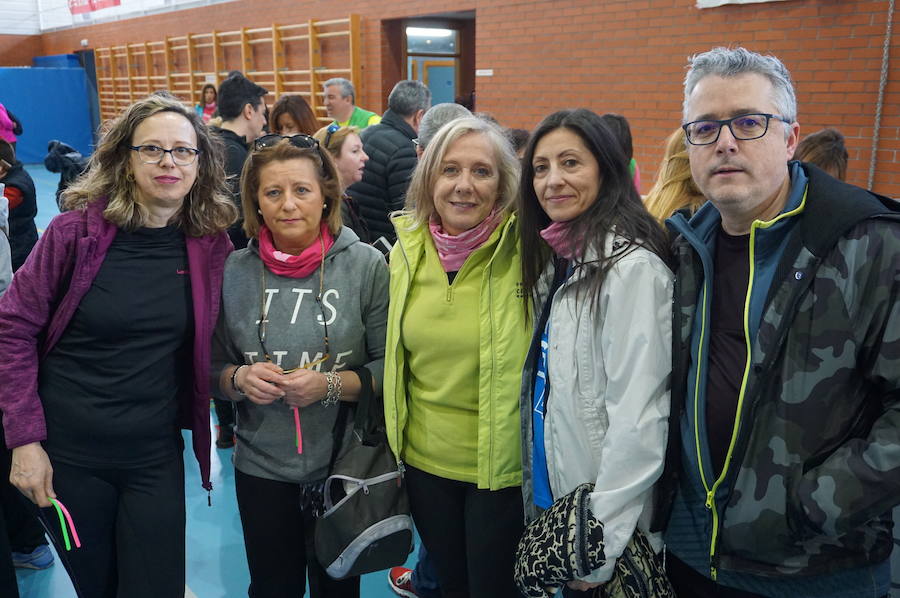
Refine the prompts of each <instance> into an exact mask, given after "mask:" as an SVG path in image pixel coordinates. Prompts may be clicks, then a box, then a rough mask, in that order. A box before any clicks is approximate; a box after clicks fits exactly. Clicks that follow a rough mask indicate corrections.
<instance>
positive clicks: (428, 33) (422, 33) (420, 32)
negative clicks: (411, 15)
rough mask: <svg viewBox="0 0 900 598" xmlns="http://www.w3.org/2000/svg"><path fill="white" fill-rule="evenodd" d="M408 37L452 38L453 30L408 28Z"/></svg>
mask: <svg viewBox="0 0 900 598" xmlns="http://www.w3.org/2000/svg"><path fill="white" fill-rule="evenodd" d="M406 35H408V36H410V37H450V36H451V35H453V30H452V29H431V28H428V27H407V28H406Z"/></svg>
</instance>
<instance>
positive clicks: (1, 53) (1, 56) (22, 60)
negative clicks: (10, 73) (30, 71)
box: [0, 35, 44, 66]
mask: <svg viewBox="0 0 900 598" xmlns="http://www.w3.org/2000/svg"><path fill="white" fill-rule="evenodd" d="M43 53H44V52H43V49H42V47H41V36H39V35H0V66H31V59H32V58H33V57H35V56H40V55H42V54H43Z"/></svg>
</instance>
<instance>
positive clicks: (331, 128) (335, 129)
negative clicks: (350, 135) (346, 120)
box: [322, 123, 341, 149]
mask: <svg viewBox="0 0 900 598" xmlns="http://www.w3.org/2000/svg"><path fill="white" fill-rule="evenodd" d="M340 130H341V125H339V124H337V123H331V124H330V125H328V128H327V129H325V142H324V143H323V144H322V145H324V146H325V149H328V145H329V144H330V143H331V136H332V135H334V134H335V133H337V132H338V131H340Z"/></svg>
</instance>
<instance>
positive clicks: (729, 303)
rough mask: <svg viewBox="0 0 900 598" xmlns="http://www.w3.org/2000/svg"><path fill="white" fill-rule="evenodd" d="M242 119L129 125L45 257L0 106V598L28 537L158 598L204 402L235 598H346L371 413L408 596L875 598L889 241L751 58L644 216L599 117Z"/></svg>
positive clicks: (730, 80) (260, 110) (392, 113)
mask: <svg viewBox="0 0 900 598" xmlns="http://www.w3.org/2000/svg"><path fill="white" fill-rule="evenodd" d="M267 94H268V91H267V90H266V89H264V88H263V87H261V86H259V85H257V84H256V83H254V82H252V81H250V80H249V79H248V78H247V77H245V76H244V75H243V74H242V73H240V72H232V73H230V74H229V75H228V77H227V78H226V79H225V80H224V81H223V82H222V83H221V84H220V85H219V87H218V88H215V87H213V86H211V85H208V86H206V87H204V89H203V90H202V97H203V100H202V102H201V103H200V104H198V105H196V106H194V107H191V106H187V107H186V106H185V105H184V104H183V103H182V102H180V101H179V100H178V98H176V97H174V96H172V95H171V94H169V93H168V92H157V93H155V94H153V95H151V96H148V97H147V98H145V99H142V100H140V101H138V102H136V103H135V104H133V105H132V106H130V107H129V108H128V109H127V110H126V111H125V112H124V113H122V114H121V115H120V116H119V117H117V118H116V119H115V120H113V121H112V122H110V123H107V124H106V125H105V127H104V133H103V136H102V139H101V142H100V143H99V145H98V147H97V150H96V151H95V153H94V154H93V155H92V156H91V157H90V161H89V162H88V163H87V164H86V165H85V170H84V172H83V173H81V174H80V175H78V176H77V177H75V176H72V175H71V174H67V175H66V180H65V181H63V180H61V183H60V187H61V189H60V190H61V201H62V207H63V209H64V210H65V212H64V213H63V214H61V215H60V216H59V217H57V218H55V219H54V220H53V221H52V223H51V224H50V226H49V227H48V229H47V230H46V231H44V233H43V235H42V236H41V238H40V240H38V239H37V231H36V228H35V226H34V216H35V213H36V200H35V192H34V185H33V183H31V182H30V179H29V177H28V175H27V172H25V171H24V169H23V167H22V164H21V163H20V162H18V161H17V160H16V157H15V145H14V144H15V137H14V134H15V130H16V128H17V127H18V130H19V132H20V133H21V124H18V123H16V121H15V119H14V117H12V116H11V115H8V113H7V112H5V111H4V110H3V108H2V105H0V128H2V127H4V126H6V127H7V128H8V129H9V133H5V132H3V131H2V129H0V136H2V137H3V139H4V140H3V141H0V160H2V161H0V183H3V184H4V185H5V186H6V188H5V190H4V193H3V200H2V201H0V228H2V230H3V232H4V233H5V234H4V235H3V236H0V292H3V291H4V290H5V294H4V295H3V297H2V299H0V341H2V342H0V377H2V379H3V380H4V384H3V386H2V387H0V410H2V413H3V433H4V434H5V438H4V441H5V445H6V446H7V447H9V451H4V455H5V460H6V461H5V463H6V465H5V466H4V471H6V470H8V471H9V483H8V484H4V485H3V492H2V497H3V501H2V508H3V515H4V518H3V524H2V525H0V532H2V533H0V584H5V585H0V588H2V589H3V592H4V594H3V595H4V596H6V595H9V596H15V595H17V590H16V582H15V574H14V572H13V565H14V564H15V565H16V566H31V567H45V566H49V565H50V563H51V562H52V556H50V555H49V551H48V549H47V547H46V540H45V539H44V537H43V531H42V527H41V524H40V523H39V522H40V521H43V523H44V527H45V528H46V529H47V530H48V531H49V532H50V539H51V541H52V542H53V543H54V544H55V545H56V546H57V547H58V548H62V547H63V546H65V544H67V543H69V537H68V536H69V535H71V536H72V537H73V539H75V538H78V541H79V543H80V546H79V547H78V548H77V549H76V550H71V551H66V550H59V551H58V552H59V553H60V554H61V555H62V557H61V560H62V562H63V564H64V566H65V567H66V569H67V571H68V573H69V575H70V576H71V578H72V581H73V585H74V586H75V588H76V591H77V592H78V594H79V596H81V597H82V598H93V597H107V596H110V597H112V596H121V597H125V596H127V597H129V598H133V597H137V598H140V597H142V596H147V597H150V596H153V597H160V596H164V597H169V596H171V597H175V596H182V595H183V589H184V578H185V539H184V525H185V501H184V469H183V461H182V457H181V453H182V452H183V450H184V446H183V441H182V436H181V433H180V430H181V429H189V430H191V432H192V433H191V436H190V438H191V442H192V449H193V452H194V454H195V457H196V460H197V462H198V466H199V469H200V472H201V481H202V483H203V485H204V488H206V489H207V490H211V486H210V484H209V470H210V458H209V450H210V445H211V442H212V439H211V438H210V433H209V417H210V413H209V411H210V409H209V401H210V397H212V398H214V400H215V414H216V421H217V422H218V428H217V430H218V431H217V436H216V439H215V442H216V445H217V446H218V447H219V448H230V447H234V456H233V460H234V466H235V471H236V473H235V486H236V488H235V491H236V494H237V500H238V509H239V513H240V518H241V526H242V531H243V535H244V546H245V551H246V557H247V562H248V566H249V570H250V578H251V579H250V586H249V588H248V595H249V596H251V597H253V598H267V597H272V598H275V597H288V596H302V595H303V593H304V592H305V591H306V589H307V580H308V587H309V591H310V594H311V595H312V596H313V597H316V598H319V597H331V596H335V597H344V596H347V597H353V596H359V595H360V587H359V578H358V577H348V578H345V579H337V580H336V579H333V578H332V577H331V576H329V575H328V574H327V573H326V571H325V569H324V568H323V565H322V564H320V563H319V561H318V559H317V558H316V554H315V553H316V548H315V544H314V530H315V523H316V518H317V517H319V516H321V514H322V512H323V508H324V507H323V492H324V481H325V479H326V478H327V476H328V474H329V469H330V467H331V466H332V465H333V463H334V459H335V456H336V453H337V450H335V446H341V443H342V442H345V441H346V439H349V438H350V436H351V435H352V434H353V429H352V428H353V427H352V422H348V420H347V419H346V418H345V417H344V416H343V414H345V412H347V411H352V410H353V409H354V405H355V404H357V403H358V402H360V401H370V400H372V401H376V404H377V405H379V406H381V405H383V409H378V414H377V417H378V420H379V422H380V423H381V425H382V426H383V429H384V432H385V434H386V437H387V440H388V442H389V444H390V448H391V451H392V452H393V455H394V458H395V459H396V463H397V468H398V470H399V471H401V472H402V473H403V479H404V485H405V488H406V491H407V493H408V496H409V503H410V509H411V513H412V517H413V519H414V521H415V524H416V527H417V529H418V533H419V535H420V537H421V540H422V550H421V551H420V553H419V555H418V556H419V562H418V565H417V566H416V568H415V569H414V570H409V569H404V568H402V567H394V568H393V569H391V570H390V571H389V572H388V583H389V584H390V586H391V588H392V589H393V590H394V592H396V593H397V594H398V595H401V596H407V597H415V596H445V597H452V598H457V597H469V596H471V597H485V598H487V597H491V598H497V597H505V596H508V597H510V598H513V597H517V596H527V597H534V598H542V597H544V596H548V595H550V594H551V593H554V592H557V590H558V592H559V595H561V596H571V597H578V596H596V597H600V596H604V597H605V596H613V597H625V596H634V595H640V596H657V597H663V598H665V597H668V596H682V597H685V596H699V597H707V596H709V597H712V596H716V597H727V598H748V597H751V598H752V597H755V596H769V597H773V598H777V597H788V596H790V597H792V598H796V597H804V596H806V597H810V598H812V597H815V598H830V597H833V598H852V597H857V596H858V597H860V598H863V597H865V598H882V597H883V596H887V594H888V592H889V586H890V569H889V565H888V558H889V556H890V553H891V548H892V546H893V540H892V537H891V529H892V520H891V515H890V512H891V509H892V508H893V507H894V506H895V505H896V503H897V502H898V501H897V498H896V497H897V492H896V489H897V487H898V485H900V456H898V453H897V449H896V447H897V445H898V443H900V437H898V432H897V430H900V421H898V415H897V413H898V411H897V402H898V400H900V377H898V372H900V369H898V368H897V367H896V360H897V358H898V356H900V303H898V301H897V297H898V295H900V209H898V204H897V203H896V202H895V201H893V200H891V199H889V198H886V197H882V196H878V195H876V194H874V193H871V192H868V191H865V190H863V189H860V188H857V187H854V186H851V185H847V184H845V183H843V182H842V180H843V179H844V178H845V176H846V170H847V151H846V149H845V148H844V146H843V138H842V136H841V134H840V133H839V132H838V131H835V130H832V129H826V130H823V131H819V132H816V133H813V134H810V135H808V136H806V137H805V138H804V139H802V140H801V136H800V125H799V124H798V122H797V121H798V117H797V113H798V111H797V102H796V97H795V92H794V87H793V83H792V81H791V77H790V73H789V71H788V69H787V68H786V67H785V65H784V64H782V63H781V62H780V61H779V60H778V59H777V58H775V57H772V56H762V55H759V54H756V53H753V52H750V51H748V50H745V49H743V48H732V49H725V48H715V49H713V50H710V51H709V52H706V53H703V54H699V55H696V56H694V57H692V59H691V62H690V64H689V70H688V72H687V76H686V78H685V88H684V114H683V123H682V124H681V125H680V126H677V127H676V128H675V129H674V131H673V133H672V134H671V135H670V136H669V138H668V139H667V140H665V148H666V151H665V156H664V158H663V161H662V163H661V164H660V166H659V168H658V170H657V174H656V179H655V181H654V183H653V186H652V187H651V189H650V191H649V193H648V194H647V195H646V196H645V197H642V196H641V194H640V177H641V174H640V173H641V170H640V168H639V165H638V164H637V163H636V161H635V159H634V157H633V150H632V143H631V131H630V128H629V124H628V121H627V120H626V119H625V118H624V117H622V116H621V115H616V114H604V115H598V114H596V113H594V112H592V111H590V110H587V109H583V108H581V109H571V110H569V109H567V110H560V111H558V112H554V113H552V114H549V115H547V116H546V117H545V118H544V119H543V120H542V122H541V123H539V124H538V126H537V127H536V128H535V129H534V130H533V131H530V132H527V131H520V130H507V129H504V128H503V127H502V126H501V125H500V124H499V123H497V122H496V121H495V120H494V119H493V118H492V117H491V116H490V115H487V114H478V113H476V114H472V113H471V112H470V111H469V110H468V109H467V108H465V107H462V106H460V105H457V104H438V105H436V106H432V105H431V94H430V91H429V90H428V88H427V87H426V86H425V85H424V84H422V83H421V82H419V81H400V82H399V83H397V84H396V86H395V87H394V88H393V90H392V92H391V94H390V96H389V98H388V110H387V111H386V112H385V113H384V114H383V115H381V116H379V115H377V114H374V113H372V112H370V111H367V110H365V109H363V108H361V107H359V106H356V105H355V98H356V96H355V90H354V88H353V86H352V84H351V82H349V81H347V80H345V79H330V80H328V81H326V82H325V83H324V85H323V94H324V98H325V106H326V108H327V110H328V116H329V118H330V119H333V122H332V123H331V124H329V125H327V126H324V127H321V126H319V125H320V123H318V121H317V119H316V118H315V117H314V115H313V113H312V111H311V110H310V108H309V106H308V104H306V102H305V101H304V100H303V99H302V97H300V96H283V97H281V98H280V99H279V100H278V101H277V102H276V103H275V104H274V105H273V106H272V107H271V109H269V107H268V106H267V105H266V102H265V98H266V95H267ZM4 115H6V116H4ZM6 123H8V124H6ZM673 124H674V123H673ZM8 135H13V137H12V139H9V138H8ZM54 155H56V154H54ZM7 214H8V217H7ZM666 227H668V229H667V228H666ZM13 272H15V276H12V273H13ZM10 279H11V280H10ZM136 289H140V291H139V292H135V290H136ZM342 439H345V440H344V441H342ZM26 499H27V500H26ZM57 512H58V513H59V515H58V519H57ZM64 515H65V517H64ZM66 521H68V525H67V524H66V523H65V522H66ZM75 525H77V530H78V531H77V532H76V531H75ZM4 527H5V528H6V529H5V530H4V529H3V528H4ZM67 529H68V530H69V531H67Z"/></svg>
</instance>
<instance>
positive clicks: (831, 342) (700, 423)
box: [656, 48, 900, 598]
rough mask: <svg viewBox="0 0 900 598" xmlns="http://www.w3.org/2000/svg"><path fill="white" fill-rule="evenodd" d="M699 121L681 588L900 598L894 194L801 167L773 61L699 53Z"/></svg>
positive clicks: (680, 358)
mask: <svg viewBox="0 0 900 598" xmlns="http://www.w3.org/2000/svg"><path fill="white" fill-rule="evenodd" d="M685 121H686V122H687V124H686V125H685V131H686V133H687V136H688V141H689V146H688V152H689V156H690V159H691V170H692V174H693V176H694V180H695V181H696V182H697V184H698V186H699V187H700V189H701V190H702V191H703V192H704V195H706V197H707V199H709V200H710V201H709V202H707V204H705V205H704V206H703V207H702V208H701V209H700V210H698V212H697V213H696V214H695V215H694V216H693V217H692V218H691V219H690V221H688V219H687V218H686V217H685V216H684V215H683V214H677V215H676V216H674V217H673V218H672V219H671V220H670V222H669V224H670V226H671V227H672V229H673V231H674V233H675V235H677V236H676V237H675V241H674V252H675V260H676V288H675V310H674V311H675V313H674V318H675V320H674V323H673V343H674V347H673V375H672V381H673V382H672V384H673V388H672V400H673V406H672V418H673V419H672V423H671V424H670V427H669V429H670V439H669V449H670V451H669V458H668V463H667V468H666V473H665V474H664V476H663V480H662V481H661V483H660V486H659V488H658V500H659V503H658V504H659V506H660V508H659V510H658V511H657V520H656V523H657V525H661V524H664V523H666V522H667V523H668V528H667V531H666V542H667V549H668V556H669V558H668V562H667V564H668V569H669V575H670V577H671V578H672V581H673V584H674V585H675V588H676V591H679V594H680V595H684V596H696V597H702V596H718V597H734V598H737V597H741V598H743V597H748V596H771V597H790V598H800V597H810V598H812V597H815V598H832V597H833V598H853V597H857V596H858V597H866V598H879V597H881V596H886V595H887V593H888V591H889V586H890V569H889V564H888V562H887V559H888V557H889V556H890V553H891V549H892V546H893V544H892V539H891V527H892V523H891V516H890V512H891V509H892V507H894V506H895V505H896V504H898V503H900V212H898V204H897V203H896V202H894V201H892V200H890V199H887V198H884V197H880V196H877V195H875V194H872V193H869V192H867V191H865V190H863V189H860V188H858V187H854V186H851V185H847V184H844V183H841V182H840V181H837V180H836V179H833V178H832V177H830V176H829V175H827V174H825V173H824V172H823V171H821V170H819V169H817V168H816V167H814V166H811V165H808V164H801V163H799V162H788V160H789V159H790V157H791V156H792V155H793V151H794V148H795V147H796V144H797V141H798V137H799V134H798V131H799V125H798V124H797V123H796V100H795V98H794V92H793V86H792V84H791V81H790V75H789V73H788V72H787V69H786V68H785V67H784V65H783V64H781V62H780V61H778V60H777V59H776V58H774V57H770V56H765V57H764V56H760V55H758V54H755V53H752V52H748V51H747V50H744V49H743V48H737V49H724V48H717V49H715V50H712V51H710V52H707V53H705V54H701V55H698V56H695V57H694V58H693V59H692V65H691V70H690V71H689V73H688V75H687V78H686V80H685ZM736 248H737V249H736ZM735 256H740V257H738V258H735ZM728 285H731V286H730V287H729V286H728ZM723 299H725V301H723ZM722 322H731V323H736V324H737V326H734V327H733V328H729V327H728V326H727V325H724V326H723V325H722ZM723 414H724V415H723ZM723 423H725V424H726V425H722V424H723ZM717 455H718V457H717Z"/></svg>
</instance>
